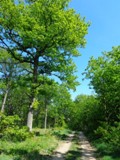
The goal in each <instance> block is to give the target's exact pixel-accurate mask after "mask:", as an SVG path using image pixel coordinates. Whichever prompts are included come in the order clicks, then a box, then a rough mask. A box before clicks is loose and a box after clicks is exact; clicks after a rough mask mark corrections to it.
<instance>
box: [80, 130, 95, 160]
mask: <svg viewBox="0 0 120 160" xmlns="http://www.w3.org/2000/svg"><path fill="white" fill-rule="evenodd" d="M79 139H80V148H81V153H82V157H81V160H96V158H95V157H94V152H95V149H94V148H93V147H92V146H91V145H90V143H89V141H88V140H87V138H86V137H85V136H84V134H83V132H80V135H79Z"/></svg>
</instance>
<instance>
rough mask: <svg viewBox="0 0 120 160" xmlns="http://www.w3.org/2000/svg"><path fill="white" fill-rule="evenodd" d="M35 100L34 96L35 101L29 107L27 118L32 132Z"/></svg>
mask: <svg viewBox="0 0 120 160" xmlns="http://www.w3.org/2000/svg"><path fill="white" fill-rule="evenodd" d="M34 102H35V98H33V101H32V103H31V105H30V107H29V112H28V118H27V126H28V128H29V131H30V132H31V131H32V124H33V104H34Z"/></svg>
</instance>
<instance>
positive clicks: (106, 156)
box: [93, 141, 120, 160]
mask: <svg viewBox="0 0 120 160" xmlns="http://www.w3.org/2000/svg"><path fill="white" fill-rule="evenodd" d="M93 144H94V146H95V147H96V149H97V151H96V157H97V159H98V160H120V153H118V152H115V153H114V152H113V151H112V148H111V146H109V144H107V143H105V142H101V141H95V142H94V143H93Z"/></svg>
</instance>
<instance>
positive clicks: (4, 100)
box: [1, 89, 8, 113]
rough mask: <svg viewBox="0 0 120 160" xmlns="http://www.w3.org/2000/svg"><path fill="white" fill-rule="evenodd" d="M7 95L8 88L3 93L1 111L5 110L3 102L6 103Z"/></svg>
mask: <svg viewBox="0 0 120 160" xmlns="http://www.w3.org/2000/svg"><path fill="white" fill-rule="evenodd" d="M7 96H8V89H7V90H6V92H5V95H4V99H3V103H2V108H1V112H2V113H3V112H4V110H5V104H6V100H7Z"/></svg>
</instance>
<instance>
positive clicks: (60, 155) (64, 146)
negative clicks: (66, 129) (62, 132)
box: [53, 133, 74, 160]
mask: <svg viewBox="0 0 120 160" xmlns="http://www.w3.org/2000/svg"><path fill="white" fill-rule="evenodd" d="M73 137H74V133H72V134H69V135H68V138H67V139H66V140H65V141H64V142H61V143H60V144H59V146H58V147H57V149H56V150H55V151H54V153H55V154H54V157H53V160H64V154H65V153H67V152H68V151H69V149H70V147H71V144H72V139H73Z"/></svg>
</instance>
